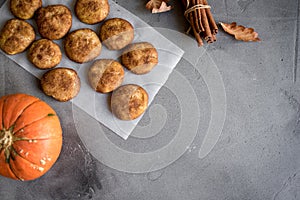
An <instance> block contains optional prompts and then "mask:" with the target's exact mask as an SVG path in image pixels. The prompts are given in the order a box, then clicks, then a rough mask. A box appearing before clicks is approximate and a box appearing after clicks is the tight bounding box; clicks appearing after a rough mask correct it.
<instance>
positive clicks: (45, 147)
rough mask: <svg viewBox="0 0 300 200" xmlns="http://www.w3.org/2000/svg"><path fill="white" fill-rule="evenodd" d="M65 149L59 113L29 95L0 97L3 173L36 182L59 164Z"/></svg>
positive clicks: (0, 151)
mask: <svg viewBox="0 0 300 200" xmlns="http://www.w3.org/2000/svg"><path fill="white" fill-rule="evenodd" d="M61 147H62V129H61V125H60V121H59V118H58V116H57V115H56V112H55V111H54V110H53V109H52V108H51V107H50V106H49V105H48V104H47V103H45V102H44V101H42V100H40V99H38V98H36V97H33V96H29V95H27V94H12V95H6V96H3V97H2V98H0V174H1V175H3V176H6V177H8V178H12V179H16V180H22V181H26V180H33V179H36V178H38V177H40V176H42V175H43V174H45V173H46V172H47V171H48V170H49V169H50V168H51V167H52V166H53V164H54V163H55V162H56V160H57V158H58V156H59V154H60V151H61Z"/></svg>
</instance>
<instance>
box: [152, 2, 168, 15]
mask: <svg viewBox="0 0 300 200" xmlns="http://www.w3.org/2000/svg"><path fill="white" fill-rule="evenodd" d="M169 10H171V6H168V5H167V3H166V2H164V1H163V2H162V3H161V5H160V7H159V8H153V9H152V13H162V12H167V11H169Z"/></svg>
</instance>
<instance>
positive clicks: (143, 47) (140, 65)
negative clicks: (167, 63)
mask: <svg viewBox="0 0 300 200" xmlns="http://www.w3.org/2000/svg"><path fill="white" fill-rule="evenodd" d="M121 60H122V64H123V65H124V66H125V67H126V68H127V69H129V70H130V71H131V72H133V73H135V74H146V73H148V72H150V71H151V70H152V69H153V67H155V66H156V65H157V64H158V53H157V51H156V49H155V47H154V46H153V45H152V44H150V43H148V42H140V43H134V44H130V45H129V46H128V47H127V48H126V49H125V50H124V52H123V53H122V56H121Z"/></svg>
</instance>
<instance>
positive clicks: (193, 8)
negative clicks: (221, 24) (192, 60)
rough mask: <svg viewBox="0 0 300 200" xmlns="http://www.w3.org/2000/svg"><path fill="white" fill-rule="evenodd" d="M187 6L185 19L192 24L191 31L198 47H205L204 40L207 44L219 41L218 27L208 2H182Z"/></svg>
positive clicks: (201, 0) (183, 0) (199, 0)
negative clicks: (217, 35) (217, 36)
mask: <svg viewBox="0 0 300 200" xmlns="http://www.w3.org/2000/svg"><path fill="white" fill-rule="evenodd" d="M182 3H183V5H184V6H185V9H186V10H185V13H184V15H185V17H186V19H187V20H188V21H189V23H190V29H189V30H188V32H189V31H190V30H191V31H193V34H194V36H195V38H196V41H197V43H198V46H202V45H203V40H202V38H203V39H204V40H205V41H206V42H207V43H213V42H215V41H216V40H217V38H216V34H217V33H218V26H217V24H216V22H215V20H214V18H213V15H212V13H211V10H210V8H211V7H210V6H209V5H208V3H207V0H182Z"/></svg>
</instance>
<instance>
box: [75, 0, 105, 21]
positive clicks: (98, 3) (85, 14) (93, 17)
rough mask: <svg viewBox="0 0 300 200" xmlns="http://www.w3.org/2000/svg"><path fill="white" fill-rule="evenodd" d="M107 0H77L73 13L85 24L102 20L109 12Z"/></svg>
mask: <svg viewBox="0 0 300 200" xmlns="http://www.w3.org/2000/svg"><path fill="white" fill-rule="evenodd" d="M109 10H110V7H109V3H108V1H107V0H77V1H76V4H75V13H76V16H77V17H78V19H79V20H80V21H82V22H83V23H86V24H96V23H99V22H101V21H103V20H104V19H105V18H106V17H107V15H108V14H109Z"/></svg>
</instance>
